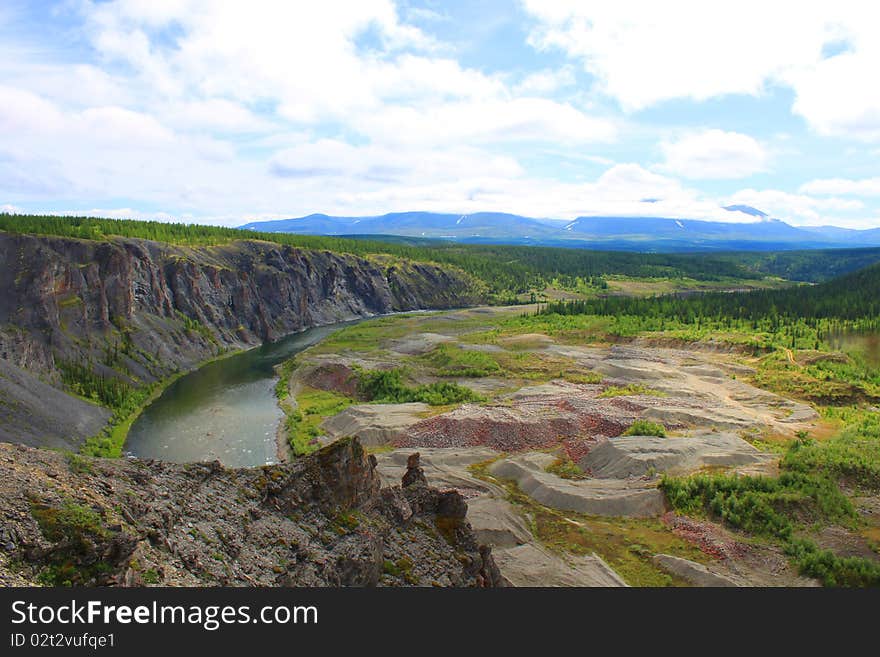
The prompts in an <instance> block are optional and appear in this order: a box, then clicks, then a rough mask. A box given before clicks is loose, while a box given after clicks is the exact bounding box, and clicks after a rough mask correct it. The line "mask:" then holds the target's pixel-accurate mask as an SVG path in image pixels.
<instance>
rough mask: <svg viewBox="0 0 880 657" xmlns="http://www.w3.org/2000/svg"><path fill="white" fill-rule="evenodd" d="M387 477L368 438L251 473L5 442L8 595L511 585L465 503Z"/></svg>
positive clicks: (0, 569)
mask: <svg viewBox="0 0 880 657" xmlns="http://www.w3.org/2000/svg"><path fill="white" fill-rule="evenodd" d="M375 468H376V463H375V459H374V458H373V457H370V456H368V455H367V454H365V453H364V450H363V448H362V447H361V446H360V444H359V443H358V442H357V440H356V439H354V440H353V439H345V440H341V441H338V442H336V443H334V444H332V445H330V446H328V447H325V448H324V449H322V450H320V451H318V452H317V453H315V454H313V455H311V456H308V457H304V458H302V459H298V460H297V461H295V462H293V463H287V464H281V465H275V466H266V467H264V468H250V469H243V470H230V469H226V468H223V467H222V466H221V465H220V464H219V463H216V462H214V463H197V464H189V465H178V464H172V463H160V462H152V461H150V462H143V461H135V460H128V459H90V458H87V457H79V456H74V455H69V456H67V457H65V456H64V455H62V454H59V453H57V452H52V451H48V450H35V449H31V448H28V447H23V446H17V445H3V444H0V514H2V516H3V517H4V518H6V519H7V520H8V522H6V523H5V524H3V525H2V526H0V586H12V585H22V586H28V585H34V584H37V583H43V584H52V585H62V584H68V585H70V584H72V585H78V586H89V585H101V586H108V585H109V586H143V585H145V584H161V585H166V586H216V585H224V586H375V585H385V586H409V585H421V586H432V585H433V586H438V585H440V586H498V585H500V584H501V581H502V580H501V576H500V574H499V572H498V568H497V567H496V565H495V562H494V560H493V558H492V555H491V552H490V550H489V549H488V548H487V547H485V546H480V545H478V544H477V541H476V538H475V536H474V533H473V530H472V528H471V526H470V524H468V522H467V520H466V518H465V513H466V511H467V505H466V503H465V502H464V500H463V499H462V497H461V495H460V494H459V493H457V492H455V491H446V492H440V491H437V490H436V489H433V488H430V487H429V486H428V485H427V483H426V482H425V481H424V478H423V477H422V478H421V481H405V483H404V487H403V488H401V487H399V486H395V487H391V488H384V489H380V482H379V475H378V473H377V472H376V470H375ZM410 479H412V477H410Z"/></svg>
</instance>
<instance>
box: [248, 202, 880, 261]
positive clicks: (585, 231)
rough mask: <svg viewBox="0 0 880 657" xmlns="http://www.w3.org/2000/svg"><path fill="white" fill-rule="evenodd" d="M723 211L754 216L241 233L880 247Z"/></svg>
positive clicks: (869, 236)
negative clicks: (735, 219) (736, 220)
mask: <svg viewBox="0 0 880 657" xmlns="http://www.w3.org/2000/svg"><path fill="white" fill-rule="evenodd" d="M725 210H728V211H731V212H739V213H743V214H746V215H748V216H750V217H754V218H755V220H753V221H750V222H749V223H742V222H740V223H733V222H721V221H700V220H695V219H678V218H670V217H650V216H647V217H603V216H593V217H578V218H577V219H574V220H573V221H560V220H555V219H537V218H533V217H524V216H521V215H517V214H508V213H502V212H477V213H473V214H451V213H437V212H392V213H388V214H383V215H380V216H360V217H340V216H330V215H326V214H310V215H308V216H305V217H298V218H293V219H279V220H274V221H257V222H252V223H248V224H245V225H244V226H241V228H243V229H246V230H254V231H263V232H271V233H298V234H309V235H345V236H356V237H366V236H397V237H403V238H424V239H444V240H453V241H459V242H477V243H496V244H534V245H542V246H570V247H584V248H588V247H589V248H603V249H623V250H633V251H693V250H783V249H804V248H829V247H835V246H837V247H844V246H846V247H852V246H880V228H873V229H868V230H854V229H848V228H839V227H835V226H820V227H800V226H792V225H790V224H787V223H785V222H784V221H781V220H778V219H773V218H771V217H769V216H768V215H767V214H766V213H764V212H762V211H761V210H758V209H756V208H753V207H751V206H747V205H731V206H727V207H726V208H725Z"/></svg>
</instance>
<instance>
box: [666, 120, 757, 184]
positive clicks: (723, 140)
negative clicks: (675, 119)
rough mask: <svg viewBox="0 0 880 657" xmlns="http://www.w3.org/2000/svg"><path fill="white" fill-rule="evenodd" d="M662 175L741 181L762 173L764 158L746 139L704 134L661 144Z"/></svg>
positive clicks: (729, 134)
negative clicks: (672, 174)
mask: <svg viewBox="0 0 880 657" xmlns="http://www.w3.org/2000/svg"><path fill="white" fill-rule="evenodd" d="M661 149H662V150H663V154H664V156H665V161H664V162H663V164H662V165H661V166H662V168H663V169H664V170H666V171H670V172H672V173H677V174H679V175H681V176H684V177H685V178H697V179H699V178H745V177H747V176H750V175H752V174H755V173H758V172H761V171H765V170H766V169H767V164H768V159H769V157H768V154H767V151H766V149H765V148H764V146H762V145H761V144H760V143H759V142H758V141H757V140H755V139H754V138H752V137H750V136H749V135H744V134H740V133H738V132H725V131H723V130H704V131H701V132H697V133H692V134H687V135H684V136H682V137H681V138H679V139H677V140H675V141H667V142H664V143H663V144H661Z"/></svg>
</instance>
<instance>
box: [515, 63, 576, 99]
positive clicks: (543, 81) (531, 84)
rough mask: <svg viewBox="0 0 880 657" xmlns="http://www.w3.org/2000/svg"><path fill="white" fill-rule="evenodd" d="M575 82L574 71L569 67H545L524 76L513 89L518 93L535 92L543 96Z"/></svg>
mask: <svg viewBox="0 0 880 657" xmlns="http://www.w3.org/2000/svg"><path fill="white" fill-rule="evenodd" d="M574 83H575V75H574V71H572V69H571V67H569V66H563V67H561V68H556V69H554V68H545V69H542V70H540V71H535V72H534V73H530V74H528V75H527V76H525V77H524V78H523V79H522V80H521V81H520V82H519V84H517V85H516V87H515V89H516V92H517V93H518V94H535V95H538V96H543V95H547V94H552V93H555V92H557V91H559V90H560V89H565V88H566V87H571V86H572V85H574Z"/></svg>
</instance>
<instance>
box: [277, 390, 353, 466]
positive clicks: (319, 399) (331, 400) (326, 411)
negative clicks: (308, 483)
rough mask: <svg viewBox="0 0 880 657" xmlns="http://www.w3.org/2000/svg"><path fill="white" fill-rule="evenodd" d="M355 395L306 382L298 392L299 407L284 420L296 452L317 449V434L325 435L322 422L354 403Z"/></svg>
mask: <svg viewBox="0 0 880 657" xmlns="http://www.w3.org/2000/svg"><path fill="white" fill-rule="evenodd" d="M353 403H355V402H354V400H353V399H350V398H348V397H344V396H342V395H340V394H337V393H335V392H328V391H326V390H317V389H315V388H311V387H308V386H303V388H302V389H301V390H300V392H299V393H298V394H297V396H296V408H295V409H293V410H291V411H290V412H288V414H287V418H286V420H285V422H284V428H285V430H286V433H287V441H288V444H289V445H290V449H291V450H292V451H293V454H294V455H295V456H304V455H306V454H311V453H312V452H314V451H315V450H317V449H318V448H319V447H320V445H318V444H317V442H316V441H315V438H317V437H318V436H320V435H321V430H320V428H319V427H320V424H321V422H323V421H324V420H325V419H326V418H328V417H331V416H333V415H336V414H337V413H340V412H341V411H344V410H345V409H346V408H348V407H349V406H351V405H352V404H353Z"/></svg>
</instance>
